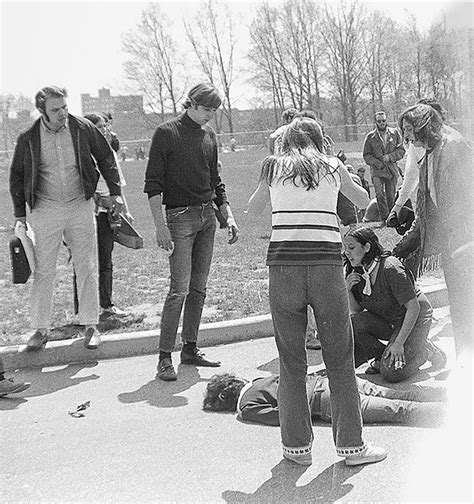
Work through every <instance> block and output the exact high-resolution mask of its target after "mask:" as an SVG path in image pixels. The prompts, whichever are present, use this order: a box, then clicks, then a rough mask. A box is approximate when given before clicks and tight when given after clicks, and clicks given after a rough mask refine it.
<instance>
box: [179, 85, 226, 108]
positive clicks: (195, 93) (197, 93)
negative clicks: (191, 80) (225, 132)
mask: <svg viewBox="0 0 474 504" xmlns="http://www.w3.org/2000/svg"><path fill="white" fill-rule="evenodd" d="M221 104H222V98H221V97H220V95H219V91H217V89H216V88H215V87H214V86H213V85H212V84H209V83H207V82H201V83H199V84H197V85H196V86H194V87H193V88H192V89H190V90H189V93H188V96H187V98H186V100H185V102H184V108H185V109H188V108H190V107H193V106H197V105H201V106H203V107H209V108H215V109H217V108H219V107H220V106H221Z"/></svg>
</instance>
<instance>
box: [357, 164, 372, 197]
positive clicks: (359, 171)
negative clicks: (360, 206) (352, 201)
mask: <svg viewBox="0 0 474 504" xmlns="http://www.w3.org/2000/svg"><path fill="white" fill-rule="evenodd" d="M357 175H359V178H360V183H361V184H362V187H363V188H364V189H365V190H366V191H367V194H368V195H369V198H370V186H369V181H368V180H367V179H366V178H365V168H364V167H363V166H359V168H357Z"/></svg>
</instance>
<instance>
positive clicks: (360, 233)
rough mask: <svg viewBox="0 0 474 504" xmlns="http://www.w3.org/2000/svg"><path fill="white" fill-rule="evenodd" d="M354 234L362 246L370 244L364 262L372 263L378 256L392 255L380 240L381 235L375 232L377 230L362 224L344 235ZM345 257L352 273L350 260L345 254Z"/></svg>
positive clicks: (345, 261)
mask: <svg viewBox="0 0 474 504" xmlns="http://www.w3.org/2000/svg"><path fill="white" fill-rule="evenodd" d="M347 236H352V238H354V239H355V240H357V241H358V242H359V243H360V244H361V245H362V246H364V245H366V244H367V243H369V244H370V249H369V250H368V251H367V252H366V254H365V255H364V258H363V259H362V264H370V263H371V262H372V261H373V260H374V259H377V258H378V257H386V256H389V255H390V252H388V251H386V250H385V249H384V248H383V247H382V244H381V243H380V241H379V237H378V236H377V235H376V234H375V231H374V230H373V229H372V228H371V227H368V226H362V227H359V228H353V229H349V231H348V232H347V233H346V234H345V235H344V237H347ZM343 257H344V265H345V266H346V267H347V269H348V272H347V273H350V272H351V271H352V269H353V267H352V266H351V264H350V262H349V260H348V259H347V257H346V256H345V254H343Z"/></svg>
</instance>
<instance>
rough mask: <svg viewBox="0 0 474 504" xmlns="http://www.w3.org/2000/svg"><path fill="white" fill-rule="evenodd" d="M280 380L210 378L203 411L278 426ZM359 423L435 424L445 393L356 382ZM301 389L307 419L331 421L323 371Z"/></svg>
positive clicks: (441, 413)
mask: <svg viewBox="0 0 474 504" xmlns="http://www.w3.org/2000/svg"><path fill="white" fill-rule="evenodd" d="M279 380H280V377H279V376H278V375H271V376H268V377H259V378H255V379H254V380H252V381H251V382H249V381H247V380H245V379H243V378H237V377H235V376H234V375H232V374H228V373H224V374H216V375H214V376H212V377H211V380H210V382H209V384H208V385H207V389H206V392H205V396H204V402H203V409H204V410H207V411H231V412H234V411H236V412H237V418H238V419H239V420H242V421H244V422H255V423H259V424H264V425H274V426H278V425H280V419H279V410H278V383H279ZM357 389H358V391H359V395H360V400H361V411H362V419H363V421H364V423H395V424H406V425H418V426H420V425H423V426H436V425H439V424H440V423H441V422H442V421H443V419H444V416H445V413H446V405H445V404H444V403H445V402H446V400H447V394H446V389H445V388H443V387H430V386H422V385H411V386H410V388H409V389H391V388H387V387H381V386H379V385H375V384H374V383H372V382H370V381H368V380H363V379H361V378H357ZM306 390H307V392H308V399H309V404H310V410H311V416H312V418H313V419H316V418H317V419H320V420H322V421H324V422H328V423H330V422H331V405H330V401H329V397H330V392H329V381H328V378H327V376H326V371H325V370H322V371H318V372H315V373H311V374H308V375H307V376H306Z"/></svg>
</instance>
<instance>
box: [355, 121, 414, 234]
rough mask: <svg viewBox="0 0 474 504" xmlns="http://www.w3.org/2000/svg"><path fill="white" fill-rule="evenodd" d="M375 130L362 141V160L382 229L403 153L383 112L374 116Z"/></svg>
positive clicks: (391, 202) (398, 139)
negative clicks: (370, 178)
mask: <svg viewBox="0 0 474 504" xmlns="http://www.w3.org/2000/svg"><path fill="white" fill-rule="evenodd" d="M375 126H376V127H375V129H374V130H372V131H371V132H369V133H368V134H367V136H366V137H365V140H364V149H363V156H364V160H365V162H366V163H367V164H368V165H369V166H370V173H371V176H372V183H373V184H374V190H375V197H376V199H377V206H378V209H379V214H380V219H381V221H382V225H385V221H386V219H387V217H388V214H389V213H390V210H391V209H392V207H393V204H394V201H395V191H396V186H397V179H398V175H399V168H398V165H397V161H399V160H400V159H402V158H403V156H404V155H405V149H404V147H403V142H402V137H401V135H400V133H399V132H398V130H397V129H396V128H390V127H388V126H387V116H386V114H385V112H377V113H376V114H375Z"/></svg>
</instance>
